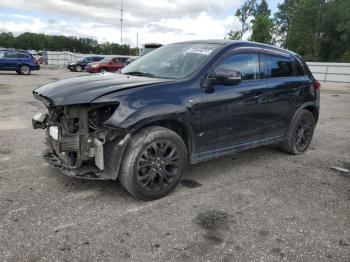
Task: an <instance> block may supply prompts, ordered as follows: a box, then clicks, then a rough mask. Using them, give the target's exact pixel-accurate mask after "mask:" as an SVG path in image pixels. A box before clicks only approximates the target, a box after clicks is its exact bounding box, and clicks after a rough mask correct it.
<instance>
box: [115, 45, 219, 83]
mask: <svg viewBox="0 0 350 262" xmlns="http://www.w3.org/2000/svg"><path fill="white" fill-rule="evenodd" d="M220 46H221V45H220V44H208V43H184V44H171V45H167V46H163V47H160V48H158V49H156V50H154V51H153V52H150V53H149V54H147V55H145V56H142V57H140V58H139V59H137V60H136V61H134V62H132V63H131V64H129V65H128V66H126V67H125V68H124V69H123V70H122V71H121V73H122V74H130V75H131V74H134V75H136V74H138V75H148V76H153V77H159V78H175V79H182V78H186V77H187V76H189V75H190V74H191V73H193V72H194V71H196V70H197V69H198V68H200V67H201V66H202V65H203V64H204V62H206V60H207V59H208V57H209V56H210V54H211V53H212V52H213V51H214V50H215V49H217V48H219V47H220Z"/></svg>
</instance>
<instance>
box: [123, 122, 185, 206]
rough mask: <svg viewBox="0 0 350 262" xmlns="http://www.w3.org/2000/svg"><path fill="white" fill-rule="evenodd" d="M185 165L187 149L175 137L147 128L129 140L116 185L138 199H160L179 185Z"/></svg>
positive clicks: (166, 131)
mask: <svg viewBox="0 0 350 262" xmlns="http://www.w3.org/2000/svg"><path fill="white" fill-rule="evenodd" d="M186 163H187V150H186V146H185V143H184V142H183V140H182V139H181V137H180V136H179V135H178V134H176V133H175V132H173V131H171V130H169V129H166V128H163V127H148V128H145V129H143V130H141V131H140V132H139V133H137V134H136V135H135V136H134V137H133V138H132V141H131V142H130V145H129V146H128V149H127V151H126V152H125V155H124V161H123V164H122V168H121V173H120V174H119V181H120V183H121V184H122V185H123V186H124V188H125V189H126V190H127V191H128V192H129V193H130V194H131V195H133V196H134V197H136V198H138V199H142V200H153V199H157V198H161V197H164V196H165V195H167V194H168V193H169V192H171V191H172V190H173V189H174V188H175V187H176V185H177V184H178V183H179V182H180V180H181V177H182V175H183V172H184V170H185V167H186Z"/></svg>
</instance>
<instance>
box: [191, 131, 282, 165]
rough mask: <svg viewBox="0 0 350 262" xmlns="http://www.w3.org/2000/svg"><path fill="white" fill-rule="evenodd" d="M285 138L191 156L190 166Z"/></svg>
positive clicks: (280, 137) (265, 140)
mask: <svg viewBox="0 0 350 262" xmlns="http://www.w3.org/2000/svg"><path fill="white" fill-rule="evenodd" d="M284 138H285V136H275V137H270V138H265V139H261V140H256V141H251V142H247V143H244V144H238V145H233V146H228V147H224V148H219V149H216V150H211V151H205V152H200V153H195V154H192V155H191V158H190V164H196V163H200V162H204V161H207V160H211V159H216V158H219V157H222V156H225V155H230V154H233V153H237V152H240V151H244V150H246V149H251V148H255V147H259V146H266V145H270V144H274V143H278V142H282V141H283V140H284Z"/></svg>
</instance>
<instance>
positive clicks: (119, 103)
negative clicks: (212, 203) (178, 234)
mask: <svg viewBox="0 0 350 262" xmlns="http://www.w3.org/2000/svg"><path fill="white" fill-rule="evenodd" d="M33 93H34V96H35V98H37V99H39V100H41V101H42V102H43V103H44V104H45V105H46V106H47V108H48V113H39V114H37V115H35V116H34V118H33V127H34V128H43V129H46V131H47V132H46V133H47V136H46V140H47V144H48V150H47V151H46V152H45V153H44V158H45V159H46V160H47V161H48V162H49V163H50V164H51V165H53V166H54V167H56V168H59V169H60V170H61V171H62V172H63V173H64V174H66V175H69V176H74V177H78V178H86V179H102V180H109V179H111V180H115V179H119V181H120V182H121V184H122V185H123V186H124V187H125V188H126V189H127V190H128V191H129V192H130V193H131V194H132V195H133V196H135V197H137V198H140V199H145V200H150V199H156V198H160V197H163V196H165V195H166V194H168V193H169V192H170V191H171V190H172V189H174V188H175V186H176V185H177V184H178V182H179V181H180V180H181V177H182V174H183V172H184V170H185V168H186V165H187V164H195V163H198V162H201V161H206V160H209V159H214V158H217V157H220V156H224V155H228V154H233V153H235V152H238V151H241V150H245V149H248V148H253V147H257V146H263V145H267V144H273V143H278V144H281V147H282V149H283V150H284V151H286V152H288V153H291V154H301V153H303V152H305V150H306V149H307V148H308V146H309V144H310V142H311V139H312V136H313V132H314V128H315V125H316V122H317V120H318V115H319V97H320V83H319V82H318V81H316V80H315V79H314V77H313V76H312V74H311V72H310V70H309V69H308V67H307V65H306V64H305V63H304V62H303V60H302V59H301V57H300V56H298V55H297V54H295V53H292V52H289V51H286V50H283V49H279V48H276V47H272V46H268V45H263V44H258V43H253V42H242V41H228V40H217V41H215V40H211V41H194V42H182V43H176V44H171V45H167V46H164V47H161V48H159V49H157V50H155V51H153V52H152V53H150V54H148V55H147V56H144V57H141V58H140V59H138V60H137V61H135V62H134V63H132V64H130V65H128V66H127V67H125V68H124V69H123V70H121V73H120V74H99V75H89V76H80V77H74V78H71V79H66V80H63V81H59V82H55V83H50V84H47V85H45V86H42V87H40V88H38V89H36V90H34V91H33Z"/></svg>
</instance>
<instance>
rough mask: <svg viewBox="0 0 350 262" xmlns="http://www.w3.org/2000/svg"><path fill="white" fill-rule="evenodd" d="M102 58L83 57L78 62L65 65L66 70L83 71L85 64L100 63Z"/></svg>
mask: <svg viewBox="0 0 350 262" xmlns="http://www.w3.org/2000/svg"><path fill="white" fill-rule="evenodd" d="M104 58H105V57H104V56H88V57H84V58H83V59H81V60H78V61H76V62H73V63H70V64H69V65H67V68H68V69H69V70H70V71H72V72H81V71H83V70H85V68H86V66H87V64H89V63H95V62H100V61H101V60H102V59H104Z"/></svg>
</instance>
